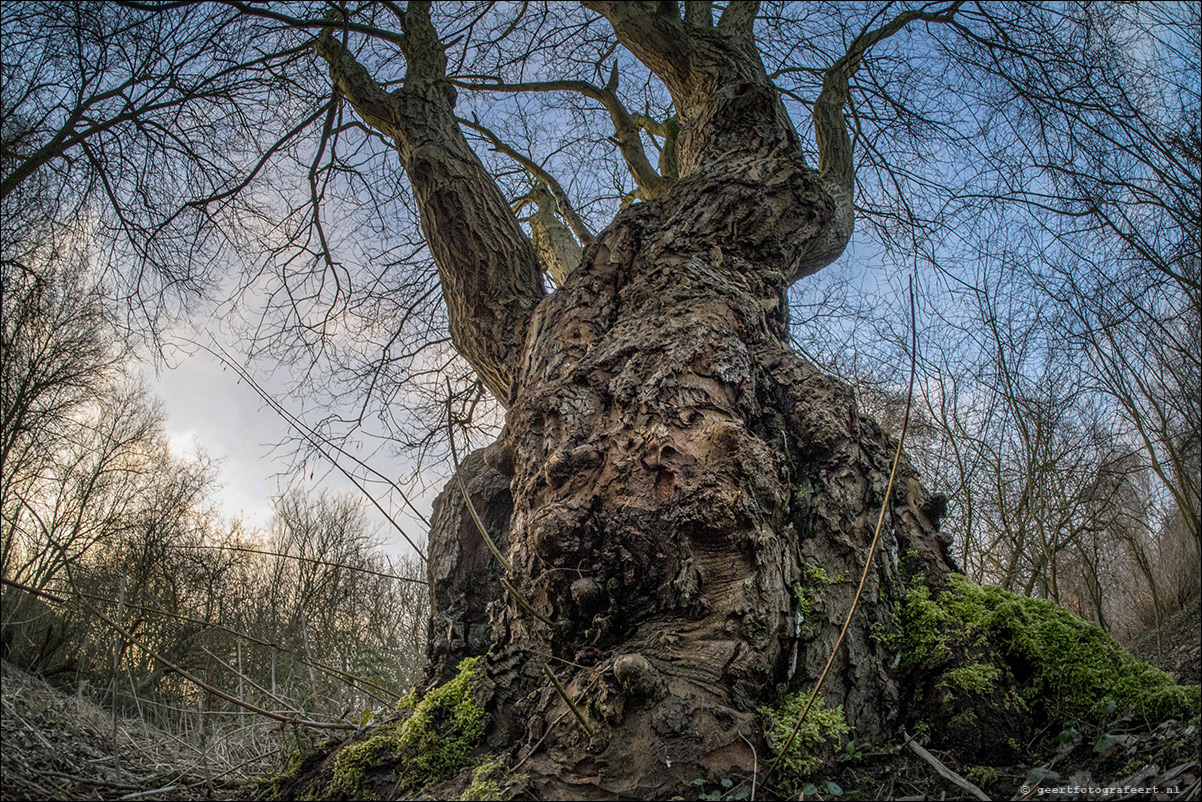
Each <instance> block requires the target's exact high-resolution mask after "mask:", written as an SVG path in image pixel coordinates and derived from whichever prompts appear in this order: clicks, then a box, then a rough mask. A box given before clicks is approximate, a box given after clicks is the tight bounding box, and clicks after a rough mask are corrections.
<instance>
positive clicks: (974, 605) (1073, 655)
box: [890, 575, 1202, 759]
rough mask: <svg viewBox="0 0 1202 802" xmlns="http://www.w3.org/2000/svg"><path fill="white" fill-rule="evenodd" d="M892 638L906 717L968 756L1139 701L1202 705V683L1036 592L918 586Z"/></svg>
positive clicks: (1144, 709) (1179, 711) (1192, 711)
mask: <svg viewBox="0 0 1202 802" xmlns="http://www.w3.org/2000/svg"><path fill="white" fill-rule="evenodd" d="M898 624H899V626H898V629H897V631H896V632H895V633H893V634H892V635H891V636H890V638H891V640H892V641H893V643H894V644H895V645H896V647H897V648H898V650H899V651H900V655H899V657H900V668H901V670H902V673H903V677H904V680H905V681H904V688H903V691H904V694H905V702H906V710H905V718H906V720H907V722H908V724H909V726H910V727H911V729H913V730H916V731H917V734H919V735H925V736H927V737H929V738H930V740H931V742H932V743H934V744H935V745H937V746H940V747H943V748H947V749H950V750H953V751H955V752H957V753H958V754H960V755H961V756H963V757H997V758H999V759H1005V757H1006V756H1007V755H1014V754H1017V753H1019V752H1021V751H1022V747H1023V745H1025V744H1026V743H1027V742H1028V741H1029V740H1030V739H1031V738H1032V737H1033V736H1035V735H1036V734H1037V733H1038V732H1039V731H1041V730H1044V729H1046V728H1049V727H1054V728H1056V729H1057V731H1059V728H1060V727H1062V726H1064V725H1066V724H1071V723H1072V722H1074V721H1086V720H1093V719H1095V718H1097V717H1099V716H1101V715H1104V714H1107V713H1108V712H1110V711H1113V710H1114V709H1115V708H1116V707H1117V708H1119V709H1124V708H1130V709H1132V710H1133V711H1134V712H1136V713H1138V714H1141V715H1144V716H1146V717H1148V718H1164V717H1168V716H1185V717H1188V716H1191V715H1196V714H1197V711H1198V710H1199V708H1200V707H1202V701H1200V697H1199V686H1197V685H1189V686H1180V685H1177V684H1176V683H1174V682H1173V680H1172V679H1171V678H1170V677H1169V676H1168V675H1167V674H1165V673H1164V672H1162V671H1159V670H1157V669H1155V668H1153V667H1151V666H1149V665H1148V664H1146V663H1144V662H1141V661H1139V660H1137V659H1135V658H1133V657H1132V656H1131V655H1129V654H1128V653H1127V652H1126V651H1125V650H1124V649H1123V647H1122V646H1120V645H1119V644H1118V643H1117V642H1116V641H1115V640H1114V639H1113V638H1111V637H1110V636H1109V635H1107V634H1106V633H1105V632H1103V631H1102V630H1101V629H1100V628H1098V627H1097V626H1096V625H1094V624H1091V623H1089V622H1087V621H1083V620H1082V619H1080V618H1078V617H1077V616H1075V615H1073V614H1072V613H1070V612H1068V611H1067V610H1064V609H1063V608H1060V607H1058V606H1056V605H1055V604H1052V603H1051V602H1047V601H1042V600H1039V599H1029V598H1026V597H1023V596H1017V595H1015V594H1013V593H1008V592H1007V591H1004V590H1001V589H1000V588H993V587H982V586H980V585H977V584H975V583H973V582H972V581H971V580H969V579H967V578H966V577H964V576H960V575H954V576H952V577H950V578H949V581H948V584H947V585H946V587H944V588H943V589H942V590H941V591H939V592H938V593H933V592H932V591H931V590H930V589H928V588H927V587H924V586H922V585H920V584H916V585H915V586H914V587H913V588H912V589H911V590H910V591H909V592H908V593H907V595H906V598H905V600H904V603H903V605H902V609H901V611H900V615H899V622H898Z"/></svg>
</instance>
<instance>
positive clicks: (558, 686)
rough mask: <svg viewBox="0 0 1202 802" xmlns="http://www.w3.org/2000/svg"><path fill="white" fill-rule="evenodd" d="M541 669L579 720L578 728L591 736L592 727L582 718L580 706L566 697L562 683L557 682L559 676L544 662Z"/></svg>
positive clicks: (566, 693)
mask: <svg viewBox="0 0 1202 802" xmlns="http://www.w3.org/2000/svg"><path fill="white" fill-rule="evenodd" d="M543 671H545V672H547V676H548V677H550V679H551V684H552V685H554V686H555V691H556V692H557V693H558V694H559V696H560V698H562V699H563V700H564V701H565V702H567V705H568V708H569V709H570V710H571V711H572V715H573V716H575V717H576V720H577V721H579V722H580V728H581V729H582V730H584V731H585V733H586V734H587V735H588V737H590V738H592V737H593V728H592V727H590V726H589V725H588V722H587V721H585V720H584V714H583V713H581V712H580V708H578V707H576V703H575V702H573V701H572V700H571V698H569V697H568V692H567V690H565V689H564V687H563V685H561V684H559V677H557V676H555V672H554V671H552V670H551V667H550V666H549V665H547V664H546V663H543Z"/></svg>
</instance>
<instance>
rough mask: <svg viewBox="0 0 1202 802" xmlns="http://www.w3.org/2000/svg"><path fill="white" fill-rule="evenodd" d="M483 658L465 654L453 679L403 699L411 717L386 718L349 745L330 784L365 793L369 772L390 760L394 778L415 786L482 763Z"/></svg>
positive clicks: (399, 784)
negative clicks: (479, 690)
mask: <svg viewBox="0 0 1202 802" xmlns="http://www.w3.org/2000/svg"><path fill="white" fill-rule="evenodd" d="M478 662H479V658H471V659H468V660H464V661H463V662H462V663H460V664H459V673H458V674H457V675H456V676H455V678H454V679H452V680H450V681H449V682H447V683H446V684H444V685H441V686H439V687H437V688H435V689H434V690H432V691H430V692H429V693H427V694H426V695H425V696H423V697H420V698H419V697H417V696H416V695H411V696H410V697H407V698H406V699H405V700H402V707H403V708H408V709H411V710H412V712H411V714H410V715H409V716H408V717H407V718H405V719H403V720H401V721H397V722H392V723H389V724H383V725H381V726H379V727H377V728H376V729H375V731H374V732H372V734H371V736H370V737H368V738H367V739H366V740H364V741H360V742H359V743H353V744H350V745H349V746H346V747H344V748H343V749H342V751H341V752H339V753H338V757H337V758H336V760H335V763H334V773H333V779H332V780H331V789H332V790H333V791H336V792H338V793H340V794H353V795H360V794H364V787H363V786H364V780H365V779H366V778H367V775H368V772H369V771H370V770H372V769H375V768H378V767H382V766H385V765H390V766H392V772H393V775H394V776H393V777H391V778H390V784H391V785H392V786H395V788H396V789H398V790H401V791H406V792H410V791H415V790H417V789H419V788H421V787H422V786H427V785H432V784H434V783H438V782H442V781H444V780H448V779H450V778H451V777H454V776H455V775H456V774H458V773H459V772H460V771H462V770H463V769H465V768H468V767H469V766H471V765H473V764H474V763H477V762H478V758H477V757H476V756H475V752H476V750H477V747H478V746H479V743H480V737H481V735H482V734H483V733H484V727H485V724H486V722H487V714H486V713H485V711H484V709H483V707H481V705H480V703H479V702H478V701H477V699H476V695H475V693H474V692H473V691H474V688H473V681H474V678H475V672H476V669H477V663H478ZM477 798H481V799H483V798H486V797H483V796H480V797H477Z"/></svg>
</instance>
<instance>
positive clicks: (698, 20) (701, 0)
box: [684, 0, 726, 28]
mask: <svg viewBox="0 0 1202 802" xmlns="http://www.w3.org/2000/svg"><path fill="white" fill-rule="evenodd" d="M725 15H726V13H725V12H723V16H725ZM684 21H685V22H687V23H688V24H689V25H692V26H694V27H697V28H712V27H714V4H713V3H712V2H710V0H685V3H684Z"/></svg>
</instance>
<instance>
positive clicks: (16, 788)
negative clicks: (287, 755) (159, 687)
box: [0, 663, 284, 800]
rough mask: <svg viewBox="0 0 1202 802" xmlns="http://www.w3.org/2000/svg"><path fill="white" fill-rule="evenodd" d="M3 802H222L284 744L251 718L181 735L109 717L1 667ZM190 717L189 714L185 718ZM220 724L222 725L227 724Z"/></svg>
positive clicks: (267, 768) (79, 696) (268, 764)
mask: <svg viewBox="0 0 1202 802" xmlns="http://www.w3.org/2000/svg"><path fill="white" fill-rule="evenodd" d="M0 705H2V708H3V717H2V719H0V768H2V769H3V781H2V784H0V795H2V796H3V798H4V799H6V800H8V799H12V800H21V799H30V800H33V799H87V800H91V799H97V800H99V799H103V800H112V799H131V800H132V799H205V798H209V799H231V798H234V797H235V796H237V795H239V794H241V795H245V791H246V787H247V786H248V785H250V784H252V783H254V782H255V780H256V779H257V778H258V777H260V776H263V775H266V774H270V773H271V771H272V769H273V767H274V766H275V765H277V764H278V762H279V757H280V753H281V751H282V750H283V748H284V745H283V739H282V738H280V737H279V735H278V734H276V735H272V734H271V732H270V731H269V730H268V728H267V726H266V725H264V724H263V723H261V722H259V721H255V720H254V719H251V722H252V723H251V724H250V725H249V726H246V727H242V728H239V727H238V726H237V721H238V720H237V718H232V719H231V720H230V721H229V723H225V724H220V723H217V721H218V720H217V719H216V718H215V717H212V716H210V717H206V718H207V719H209V720H208V721H206V729H207V730H208V735H207V737H206V738H205V739H204V740H203V742H202V740H201V739H200V737H199V735H198V729H197V730H194V731H193V732H191V733H189V734H188V735H187V736H186V737H181V736H180V735H177V734H173V733H170V732H167V731H165V730H162V729H159V728H157V727H155V726H153V725H150V724H147V723H145V722H144V721H143V720H141V719H140V718H129V717H118V718H117V726H116V739H115V740H114V727H113V716H112V713H111V712H110V711H108V710H105V709H104V708H102V707H100V706H99V705H98V704H96V703H95V702H94V701H93V700H92V699H90V698H88V697H87V696H86V695H85V694H83V693H81V692H77V693H72V694H67V693H64V692H63V691H61V690H58V689H56V688H54V687H52V686H51V685H49V684H48V683H46V682H45V681H44V680H42V679H39V678H37V677H35V676H33V675H30V674H27V673H25V672H24V671H21V670H19V669H17V668H15V667H13V666H11V665H9V664H8V663H3V664H2V665H0ZM196 715H197V714H196V713H195V712H192V716H193V717H195V716H196ZM227 718H228V717H227Z"/></svg>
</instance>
